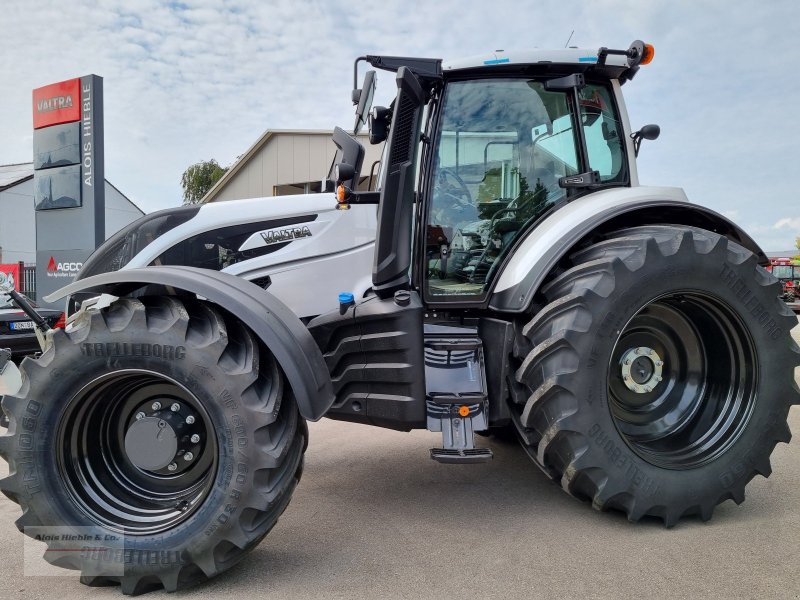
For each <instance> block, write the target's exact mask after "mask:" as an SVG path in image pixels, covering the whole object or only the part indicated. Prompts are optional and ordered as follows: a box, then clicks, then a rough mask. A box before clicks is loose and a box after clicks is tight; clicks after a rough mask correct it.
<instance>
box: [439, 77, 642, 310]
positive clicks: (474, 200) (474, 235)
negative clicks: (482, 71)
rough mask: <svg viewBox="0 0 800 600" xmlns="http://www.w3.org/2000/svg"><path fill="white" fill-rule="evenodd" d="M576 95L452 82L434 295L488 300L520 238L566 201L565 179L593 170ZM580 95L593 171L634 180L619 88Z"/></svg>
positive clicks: (503, 82) (520, 83)
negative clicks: (498, 269)
mask: <svg viewBox="0 0 800 600" xmlns="http://www.w3.org/2000/svg"><path fill="white" fill-rule="evenodd" d="M570 94H571V91H566V92H564V91H548V90H546V89H545V86H544V82H543V81H538V80H530V79H486V80H470V81H462V82H453V83H450V84H448V86H447V88H446V90H445V94H444V99H443V109H442V110H443V112H442V115H441V117H440V127H439V134H438V138H437V139H436V144H435V150H434V153H435V154H434V168H433V175H432V177H433V181H432V188H431V200H430V202H429V205H428V211H429V212H428V225H427V232H426V255H427V261H428V262H427V281H428V285H427V293H428V295H429V296H433V297H436V296H469V297H472V298H474V297H475V296H481V295H482V294H483V293H484V292H485V290H486V287H487V285H488V282H489V281H490V280H491V278H492V276H493V274H494V271H495V268H494V267H495V265H496V264H499V259H500V258H501V257H502V256H503V254H504V252H505V251H506V250H507V249H508V248H509V247H511V246H512V245H513V243H514V241H515V240H516V239H517V237H519V236H520V235H521V234H522V232H523V231H525V230H526V228H527V226H528V225H529V224H530V223H532V222H533V221H535V220H536V219H537V218H538V217H540V216H541V215H543V214H544V213H545V212H546V211H547V210H548V209H549V208H551V207H552V206H553V205H554V204H556V203H557V202H559V201H561V200H564V199H566V196H567V191H566V190H565V189H564V188H562V187H560V185H559V179H560V178H561V177H564V176H568V175H575V174H577V173H579V172H581V170H582V169H583V168H584V167H583V166H582V165H581V164H580V160H579V157H580V156H581V154H582V153H581V152H580V151H579V150H578V142H577V136H576V135H575V131H574V124H573V123H574V117H573V108H572V104H573V102H572V101H571V98H570ZM579 95H580V111H581V123H582V127H583V129H584V134H585V138H586V145H587V152H588V162H589V166H590V168H591V169H593V170H597V171H598V172H599V174H600V178H601V181H602V182H604V183H615V182H620V183H624V182H626V181H627V173H626V172H625V170H624V164H625V161H624V160H623V159H624V153H623V142H622V139H623V136H622V127H621V125H620V123H619V121H618V118H617V117H616V113H615V111H614V106H613V102H612V101H611V95H610V90H609V89H608V88H607V87H605V86H601V85H592V84H589V85H586V86H585V87H584V88H583V89H581V90H580V92H579Z"/></svg>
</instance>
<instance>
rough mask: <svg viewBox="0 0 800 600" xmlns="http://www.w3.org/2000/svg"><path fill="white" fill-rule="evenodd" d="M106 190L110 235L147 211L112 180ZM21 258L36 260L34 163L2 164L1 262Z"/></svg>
mask: <svg viewBox="0 0 800 600" xmlns="http://www.w3.org/2000/svg"><path fill="white" fill-rule="evenodd" d="M105 192H106V239H108V238H109V237H110V236H112V235H113V234H115V233H116V232H117V231H119V230H120V229H122V228H123V227H125V226H126V225H127V224H128V223H130V222H132V221H135V220H136V219H138V218H139V217H141V216H143V215H144V212H142V210H141V209H140V208H139V207H138V206H136V205H135V204H134V203H133V202H131V201H130V200H129V199H128V198H127V197H126V196H125V195H124V194H123V193H122V192H120V191H119V190H118V189H117V188H115V187H114V186H113V185H111V184H110V183H109V182H108V180H106V182H105ZM19 262H22V263H26V264H33V263H35V262H36V211H35V210H34V189H33V163H22V164H16V165H0V264H1V263H19ZM45 266H46V265H45Z"/></svg>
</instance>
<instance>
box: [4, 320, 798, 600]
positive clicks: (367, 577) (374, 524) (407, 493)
mask: <svg viewBox="0 0 800 600" xmlns="http://www.w3.org/2000/svg"><path fill="white" fill-rule="evenodd" d="M794 334H795V336H796V337H797V339H798V341H800V327H798V328H796V329H795V330H794ZM795 375H796V376H798V382H800V370H798V371H796V372H795ZM789 423H790V426H791V428H792V431H793V433H794V437H795V441H794V442H793V443H792V444H790V445H786V444H779V445H778V447H777V448H776V450H775V452H774V454H773V455H772V466H773V475H772V476H771V477H770V478H769V479H763V478H761V477H758V478H756V479H755V480H754V481H753V482H752V483H751V484H750V486H749V487H748V490H747V491H748V493H747V500H746V502H745V503H744V504H743V505H741V506H736V505H735V504H734V503H733V502H732V501H727V502H725V503H723V504H722V505H720V506H719V507H717V510H716V512H715V514H714V518H713V519H712V520H711V521H710V522H708V523H702V522H701V521H699V520H692V519H689V520H683V521H681V522H680V523H679V524H678V525H677V526H676V527H675V528H673V529H670V530H667V529H664V527H663V526H661V524H660V522H657V521H646V522H642V523H638V524H631V523H628V521H627V520H626V519H625V518H624V517H623V516H622V515H620V514H617V513H599V512H596V511H594V510H592V509H591V508H590V507H589V506H588V505H587V504H584V503H581V502H578V501H576V500H574V499H572V498H570V497H568V496H567V495H566V494H564V493H563V492H562V491H561V490H560V488H559V487H558V486H556V485H555V484H553V483H551V482H550V481H549V480H547V479H546V477H545V476H544V475H543V474H542V473H540V472H539V471H538V469H537V468H536V467H534V466H533V464H531V463H530V461H529V460H528V459H527V458H526V457H525V455H524V454H523V453H522V451H521V450H519V449H518V448H516V447H515V446H513V445H506V444H502V443H497V442H492V441H489V442H487V445H489V446H490V447H491V448H492V449H493V450H494V453H495V459H494V461H492V462H491V463H488V464H483V465H465V466H447V465H439V464H437V463H434V462H433V461H431V460H430V459H429V458H428V449H429V448H431V447H433V446H434V445H437V444H438V439H437V438H438V436H437V435H435V434H432V433H428V432H414V433H396V432H392V431H385V430H381V429H377V428H370V427H363V426H358V425H350V424H346V423H337V422H334V421H322V422H320V423H313V424H311V445H310V447H309V449H308V454H307V460H306V465H307V466H306V470H305V474H304V476H303V480H302V482H301V483H300V486H299V488H298V489H297V492H296V493H295V496H294V499H293V501H292V503H291V505H290V506H289V508H288V510H287V511H286V513H284V515H283V517H282V518H281V520H280V521H279V522H278V525H277V526H276V527H275V529H274V530H273V531H272V533H270V534H269V536H267V538H266V539H265V540H264V542H262V544H261V545H260V546H259V547H258V548H256V549H255V550H254V551H253V552H252V553H251V554H250V555H249V556H248V558H246V559H245V560H244V561H243V562H242V563H240V564H239V565H238V566H237V567H235V568H234V569H232V570H231V571H229V572H227V573H226V574H224V575H222V576H220V577H218V578H216V579H214V580H213V581H211V582H209V583H206V584H204V585H202V586H200V587H198V588H194V589H192V590H189V591H186V592H181V593H178V594H175V595H174V596H172V597H174V598H230V596H231V595H234V596H236V597H239V598H250V597H259V598H276V599H281V600H284V599H291V598H348V599H349V598H436V599H440V598H481V597H484V598H500V597H503V598H537V597H538V598H558V597H567V598H573V597H590V598H642V597H646V598H671V599H672V598H698V597H708V598H712V597H713V598H800V407H794V408H793V409H792V412H791V413H790V417H789ZM0 462H2V461H0ZM0 472H1V473H2V474H3V475H4V474H5V472H6V466H5V463H2V466H0ZM19 514H20V511H19V508H18V507H17V505H15V504H13V503H11V502H10V501H8V500H6V499H5V498H2V499H1V500H0V569H2V571H0V572H2V576H0V598H47V599H52V598H64V599H78V598H90V599H100V598H121V597H122V596H121V594H120V592H119V591H118V589H116V588H87V587H85V586H82V585H80V584H79V583H78V580H77V578H76V577H74V576H72V575H66V576H58V577H41V576H39V577H33V576H24V574H23V573H24V571H23V559H22V552H23V537H22V536H21V534H19V533H18V532H17V530H16V528H15V527H14V525H13V522H14V520H15V519H16V518H17V517H18V516H19ZM149 597H150V598H154V597H165V593H164V592H155V593H153V594H152V595H150V596H149Z"/></svg>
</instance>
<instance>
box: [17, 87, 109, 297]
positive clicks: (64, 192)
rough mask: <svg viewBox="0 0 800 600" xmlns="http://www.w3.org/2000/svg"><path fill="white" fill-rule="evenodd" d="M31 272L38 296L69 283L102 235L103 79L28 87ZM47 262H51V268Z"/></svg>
mask: <svg viewBox="0 0 800 600" xmlns="http://www.w3.org/2000/svg"><path fill="white" fill-rule="evenodd" d="M32 108H33V129H34V131H33V168H34V203H35V207H36V263H37V264H38V265H47V268H46V269H38V270H37V275H36V287H37V295H38V296H39V297H40V298H41V297H43V296H45V295H47V294H49V293H51V292H53V291H55V290H57V289H58V288H60V287H62V286H64V285H66V284H67V283H69V282H70V281H71V280H72V279H73V278H74V276H75V275H76V273H77V270H76V269H63V268H59V266H62V265H80V264H82V263H83V262H84V261H85V260H86V259H87V258H88V256H89V255H90V254H91V253H92V252H93V251H94V250H95V248H97V247H98V246H99V245H100V244H101V243H102V242H103V241H104V240H105V237H106V236H105V186H104V182H105V174H104V170H105V169H104V164H103V79H102V78H101V77H98V76H97V75H86V76H84V77H79V78H75V79H69V80H67V81H61V82H58V83H53V84H50V85H46V86H43V87H40V88H37V89H35V90H33V106H32ZM53 265H55V266H56V268H55V269H54V268H52V267H53Z"/></svg>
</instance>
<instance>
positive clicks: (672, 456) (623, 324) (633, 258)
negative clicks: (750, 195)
mask: <svg viewBox="0 0 800 600" xmlns="http://www.w3.org/2000/svg"><path fill="white" fill-rule="evenodd" d="M571 261H572V267H571V268H569V269H568V270H566V271H565V272H563V273H562V274H560V275H559V276H558V277H557V278H556V279H554V280H553V281H552V282H551V283H550V284H548V285H547V286H546V287H545V288H544V290H543V293H544V295H545V297H546V300H547V301H548V304H546V306H545V307H544V308H543V309H542V310H541V311H539V312H538V313H537V314H536V315H535V316H534V318H533V319H532V320H531V321H530V322H529V323H528V324H527V325H525V326H524V328H523V334H524V339H525V340H526V342H527V343H522V344H519V345H518V346H519V348H520V359H521V361H522V362H521V364H520V366H519V368H518V370H517V372H516V380H517V382H518V385H520V386H521V387H522V390H527V393H523V394H519V393H518V394H517V395H516V397H517V398H521V402H520V403H519V404H517V405H516V406H515V407H514V408H515V411H514V414H515V421H516V424H517V426H518V428H519V430H520V434H521V437H522V438H523V446H524V447H525V448H526V450H527V452H528V454H529V455H530V456H531V457H532V458H533V460H534V461H535V462H536V463H537V464H538V465H539V466H540V467H541V468H542V469H543V470H544V471H545V472H546V473H547V474H548V475H549V476H550V477H552V478H553V479H555V480H557V481H560V483H561V485H562V487H563V489H564V490H565V491H567V492H568V493H570V494H572V495H574V496H577V497H580V498H588V499H589V500H591V502H592V505H593V506H594V508H596V509H599V510H606V509H619V510H622V511H624V512H625V513H626V514H627V516H628V518H629V519H630V520H632V521H636V520H639V519H640V518H642V517H644V516H646V515H651V516H656V517H660V518H661V519H663V521H664V523H665V524H666V525H667V526H672V525H673V524H675V523H676V522H677V521H678V519H680V518H681V517H682V516H684V515H692V514H696V515H699V516H700V517H701V518H702V519H703V520H707V519H709V518H710V517H711V514H712V511H713V509H714V507H715V506H716V505H717V504H719V503H720V502H722V501H724V500H726V499H728V498H730V499H733V500H734V501H735V502H736V503H741V502H742V501H743V500H744V489H745V486H746V485H747V483H748V482H749V481H750V480H751V479H752V478H753V477H754V476H755V475H756V474H761V475H763V476H765V477H767V476H769V474H770V471H771V469H770V462H769V456H770V454H771V453H772V450H773V449H774V447H775V445H776V444H777V442H779V441H780V442H788V441H789V440H790V438H791V434H790V431H789V427H788V425H787V423H786V418H787V414H788V411H789V407H790V405H791V404H797V403H798V400H800V395H799V394H798V389H797V386H796V385H795V383H794V367H795V365H797V364H798V362H799V361H798V352H800V351H798V348H797V346H796V344H794V342H793V341H792V340H791V338H790V334H789V331H790V330H791V328H792V327H793V326H794V325H795V324H796V320H795V318H794V317H793V315H792V314H791V311H789V310H788V309H787V308H786V307H785V305H784V304H783V303H782V302H780V301H779V299H778V297H777V296H778V293H779V290H778V284H777V281H776V280H775V279H774V278H773V277H771V276H770V275H769V274H768V273H767V272H766V271H764V270H763V269H761V268H760V267H759V266H758V265H757V263H756V258H755V256H754V255H753V254H752V253H751V252H749V251H748V250H746V249H745V248H743V247H741V246H739V245H738V244H736V243H734V242H732V241H730V240H728V239H726V238H725V237H722V236H719V235H717V234H714V233H711V232H708V231H705V230H701V229H695V228H685V227H668V226H652V227H639V228H633V229H628V230H623V231H620V232H617V233H616V234H614V235H613V237H610V238H608V239H606V240H604V241H602V242H600V243H597V244H594V245H592V246H589V247H588V248H585V249H583V250H581V251H579V252H577V253H576V254H574V255H573V256H572V257H571Z"/></svg>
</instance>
